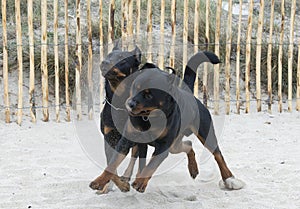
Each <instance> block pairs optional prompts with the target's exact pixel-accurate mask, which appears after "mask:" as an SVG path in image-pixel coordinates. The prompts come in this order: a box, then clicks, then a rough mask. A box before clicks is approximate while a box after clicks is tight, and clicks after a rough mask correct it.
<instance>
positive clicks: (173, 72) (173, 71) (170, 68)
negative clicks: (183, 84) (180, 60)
mask: <svg viewBox="0 0 300 209" xmlns="http://www.w3.org/2000/svg"><path fill="white" fill-rule="evenodd" d="M166 68H167V69H168V70H171V71H172V74H174V75H176V71H175V69H174V68H172V67H166ZM169 72H170V71H169Z"/></svg>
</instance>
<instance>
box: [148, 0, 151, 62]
mask: <svg viewBox="0 0 300 209" xmlns="http://www.w3.org/2000/svg"><path fill="white" fill-rule="evenodd" d="M147 2H148V4H147V36H148V50H147V61H148V62H152V0H148V1H147Z"/></svg>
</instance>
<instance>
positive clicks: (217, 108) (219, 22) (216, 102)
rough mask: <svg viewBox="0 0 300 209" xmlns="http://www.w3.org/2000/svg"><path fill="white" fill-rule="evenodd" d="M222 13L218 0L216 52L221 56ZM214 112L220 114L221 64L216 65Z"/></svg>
mask: <svg viewBox="0 0 300 209" xmlns="http://www.w3.org/2000/svg"><path fill="white" fill-rule="evenodd" d="M221 13H222V0H218V5H217V12H216V33H215V44H216V45H215V54H216V55H217V56H218V57H220V29H221ZM214 71H215V72H214V73H215V74H214V100H215V102H214V104H215V105H214V113H215V114H216V115H218V114H219V97H220V95H219V94H220V85H219V81H220V65H215V66H214Z"/></svg>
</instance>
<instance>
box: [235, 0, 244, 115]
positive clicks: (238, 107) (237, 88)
mask: <svg viewBox="0 0 300 209" xmlns="http://www.w3.org/2000/svg"><path fill="white" fill-rule="evenodd" d="M239 11H240V14H239V23H238V36H237V48H236V111H237V114H240V55H241V29H242V13H243V0H240V10H239Z"/></svg>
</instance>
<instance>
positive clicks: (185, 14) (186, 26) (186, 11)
mask: <svg viewBox="0 0 300 209" xmlns="http://www.w3.org/2000/svg"><path fill="white" fill-rule="evenodd" d="M183 21H184V22H183V35H182V39H183V55H182V75H184V71H185V66H186V64H187V56H188V54H187V44H188V32H189V31H188V30H189V0H184V10H183Z"/></svg>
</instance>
